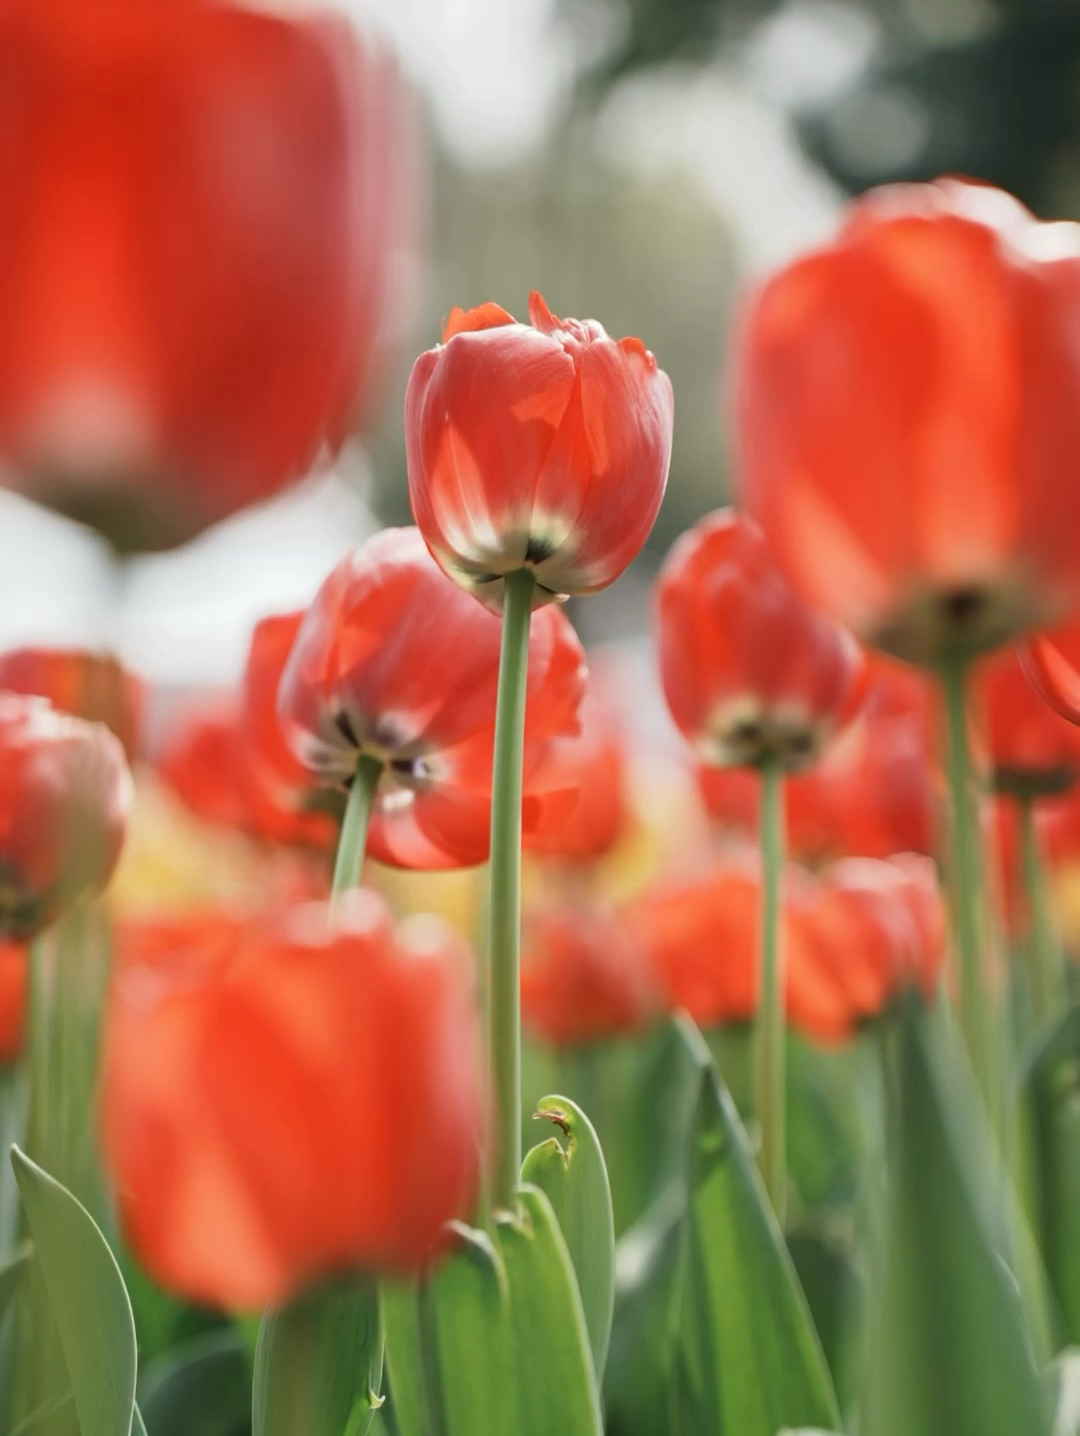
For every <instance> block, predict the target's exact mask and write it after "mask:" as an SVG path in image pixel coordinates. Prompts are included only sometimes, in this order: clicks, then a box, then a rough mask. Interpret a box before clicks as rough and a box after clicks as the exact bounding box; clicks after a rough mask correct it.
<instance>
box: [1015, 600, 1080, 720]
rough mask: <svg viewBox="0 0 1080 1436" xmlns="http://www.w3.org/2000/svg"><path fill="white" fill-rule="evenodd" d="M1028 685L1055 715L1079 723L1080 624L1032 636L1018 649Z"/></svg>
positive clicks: (1072, 621) (1063, 625) (1067, 624)
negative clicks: (1047, 704)
mask: <svg viewBox="0 0 1080 1436" xmlns="http://www.w3.org/2000/svg"><path fill="white" fill-rule="evenodd" d="M1017 651H1018V654H1019V658H1020V665H1021V667H1022V668H1023V670H1024V674H1025V675H1026V677H1027V679H1028V682H1029V683H1031V685H1032V686H1033V687H1034V689H1035V691H1036V693H1038V695H1039V697H1040V698H1042V700H1043V701H1044V702H1045V703H1049V705H1050V707H1051V708H1052V709H1053V710H1054V712H1055V713H1059V714H1060V715H1061V717H1062V718H1065V719H1067V720H1068V722H1070V723H1076V724H1080V622H1078V621H1077V620H1076V619H1075V618H1070V619H1068V620H1066V621H1065V622H1063V623H1060V624H1057V625H1056V626H1055V627H1054V628H1051V629H1047V630H1045V631H1043V632H1041V633H1034V634H1031V635H1030V637H1028V638H1027V639H1025V640H1024V641H1023V642H1022V643H1021V644H1020V646H1019V649H1018V650H1017Z"/></svg>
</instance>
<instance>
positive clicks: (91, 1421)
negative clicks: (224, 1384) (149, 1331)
mask: <svg viewBox="0 0 1080 1436" xmlns="http://www.w3.org/2000/svg"><path fill="white" fill-rule="evenodd" d="M11 1161H12V1164H13V1166H14V1168H15V1178H16V1181H17V1182H18V1184H19V1194H20V1196H21V1198H22V1203H23V1209H24V1211H25V1212H26V1220H27V1223H28V1225H29V1228H30V1234H31V1236H32V1237H33V1240H34V1249H35V1252H36V1253H37V1259H38V1263H39V1265H40V1268H41V1273H42V1277H43V1279H44V1283H45V1289H46V1291H47V1293H48V1298H49V1306H50V1310H51V1312H52V1317H53V1320H54V1322H55V1323H56V1329H57V1331H58V1332H59V1335H60V1342H61V1345H62V1347H63V1350H64V1359H65V1361H66V1363H67V1369H68V1375H69V1377H70V1379H71V1392H72V1396H73V1397H74V1400H75V1409H76V1411H77V1412H78V1417H79V1426H80V1430H81V1436H129V1433H130V1431H131V1427H132V1417H133V1413H134V1408H135V1373H136V1364H137V1358H136V1348H135V1322H134V1319H133V1317H132V1314H131V1303H130V1301H129V1300H128V1294H127V1290H126V1288H125V1287H124V1281H123V1278H122V1277H121V1275H120V1268H119V1267H118V1266H117V1264H116V1259H115V1258H114V1256H113V1254H112V1252H111V1251H110V1250H109V1245H108V1243H107V1242H106V1240H105V1238H104V1237H103V1236H102V1234H101V1231H100V1230H99V1228H98V1226H97V1225H96V1223H95V1222H94V1220H93V1218H92V1217H91V1216H90V1214H89V1213H88V1212H87V1210H86V1208H85V1207H83V1206H82V1205H81V1204H80V1203H79V1202H78V1201H76V1199H75V1198H74V1197H73V1196H72V1195H71V1193H70V1192H69V1191H67V1190H66V1189H65V1188H64V1187H62V1186H61V1185H60V1183H59V1182H56V1181H54V1180H53V1178H52V1177H50V1176H49V1175H48V1174H47V1173H46V1172H43V1171H42V1170H41V1168H40V1167H38V1166H36V1165H35V1164H34V1163H33V1162H31V1161H30V1160H29V1158H28V1157H25V1156H24V1155H23V1153H22V1152H20V1151H19V1149H18V1148H17V1147H13V1148H12V1149H11Z"/></svg>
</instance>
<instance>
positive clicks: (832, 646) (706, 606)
mask: <svg viewBox="0 0 1080 1436" xmlns="http://www.w3.org/2000/svg"><path fill="white" fill-rule="evenodd" d="M656 606H657V625H658V631H657V642H658V646H659V651H660V673H661V678H662V680H663V684H664V694H665V697H666V698H667V701H668V707H669V708H670V709H671V714H672V717H673V718H674V719H675V722H676V723H677V724H678V726H679V728H680V730H681V731H682V733H683V734H684V735H685V737H686V738H688V739H689V741H690V742H691V743H692V744H693V745H694V748H695V750H696V752H697V753H698V755H699V756H700V757H701V758H702V759H703V760H704V761H705V762H706V763H712V764H717V765H720V766H725V767H726V766H748V767H757V766H760V765H761V764H764V763H767V762H773V761H775V762H779V763H780V764H782V766H783V767H785V768H787V769H799V768H805V767H807V766H808V765H809V764H810V763H812V762H813V761H814V759H815V758H816V757H817V756H818V754H819V752H820V750H821V747H822V745H823V744H824V743H825V741H826V740H827V738H828V737H829V736H830V735H831V734H832V733H833V732H834V731H835V730H836V728H837V727H838V726H839V725H841V724H842V723H843V722H844V721H845V720H846V719H848V718H850V717H851V716H852V713H853V712H854V711H855V709H856V708H857V706H858V702H859V700H860V695H861V679H862V675H863V670H864V659H863V656H862V653H861V651H860V649H859V646H858V644H857V643H856V642H855V640H854V639H853V638H852V637H851V635H850V634H849V633H847V632H845V630H843V629H842V628H839V627H838V626H837V625H836V624H834V623H833V622H832V621H831V619H826V618H823V617H821V615H819V614H817V613H814V612H813V610H811V609H809V608H807V607H806V605H805V604H804V603H803V602H802V601H801V600H800V599H799V598H797V597H796V596H795V594H794V593H793V592H792V590H791V589H790V588H789V587H788V585H787V582H786V580H785V579H784V578H783V577H782V576H781V574H780V572H779V570H778V569H777V568H776V566H775V564H774V562H773V560H772V557H771V555H770V554H769V550H768V547H767V545H766V543H765V540H764V538H763V537H762V535H761V532H760V530H759V529H758V527H757V525H756V524H755V523H754V522H753V521H752V520H750V519H747V518H746V517H744V516H743V515H741V514H738V513H736V512H735V511H734V510H733V509H722V510H720V511H719V512H717V513H715V514H710V515H709V516H708V517H707V518H704V519H702V520H701V522H700V523H699V524H697V525H696V526H695V527H694V528H692V529H690V530H689V532H687V533H685V534H683V536H682V538H680V539H679V540H678V542H677V543H676V544H675V546H674V547H673V548H672V550H671V553H670V554H669V555H668V557H667V559H666V561H665V563H664V566H663V568H662V569H661V571H660V577H659V580H658V582H657V591H656Z"/></svg>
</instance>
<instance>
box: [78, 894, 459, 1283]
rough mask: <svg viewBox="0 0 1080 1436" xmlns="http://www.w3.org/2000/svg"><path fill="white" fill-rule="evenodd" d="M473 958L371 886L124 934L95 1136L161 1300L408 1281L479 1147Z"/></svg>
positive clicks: (452, 1210)
mask: <svg viewBox="0 0 1080 1436" xmlns="http://www.w3.org/2000/svg"><path fill="white" fill-rule="evenodd" d="M476 1036H477V1034H476V1031H475V1020H474V1011H473V1004H472V997H471V992H470V976H469V961H468V958H467V955H466V954H465V953H463V951H462V950H461V948H460V946H459V944H458V942H457V939H455V938H454V937H453V936H452V935H451V934H450V932H449V930H448V929H446V928H444V927H443V926H442V925H441V924H439V923H438V922H437V921H436V920H435V919H434V918H424V919H420V920H418V919H411V920H409V921H408V922H406V923H405V924H404V925H403V926H402V927H401V928H400V929H399V930H398V931H397V932H395V931H394V929H393V926H392V924H391V921H390V917H389V914H388V912H387V910H386V908H385V906H384V905H383V903H382V902H381V900H380V899H378V898H377V897H376V896H375V895H374V894H373V893H370V892H366V891H357V892H353V893H350V894H348V897H347V900H346V901H345V902H343V903H342V904H340V905H339V907H338V909H336V910H335V914H334V917H333V921H332V924H329V923H328V920H327V911H326V909H325V907H323V906H321V905H311V906H310V907H307V906H304V907H300V908H298V909H292V910H288V911H286V912H285V913H283V914H279V915H278V916H276V917H265V918H262V919H257V920H255V921H243V920H239V919H233V918H229V917H227V916H221V915H218V916H213V917H210V918H206V917H198V916H196V917H192V918H188V919H186V920H184V921H182V922H173V923H167V924H160V923H156V924H155V923H149V924H145V925H141V926H136V927H134V928H129V929H128V930H127V932H126V934H124V935H123V937H122V940H121V943H120V948H119V953H118V962H117V970H116V973H115V975H114V979H113V984H112V990H111V993H110V997H109V1004H108V1010H107V1014H106V1047H105V1059H104V1076H103V1095H102V1116H101V1125H102V1137H103V1144H104V1151H105V1155H106V1160H107V1163H108V1166H109V1169H110V1171H111V1173H112V1177H113V1181H114V1183H115V1187H116V1192H117V1199H118V1203H119V1209H120V1217H121V1222H122V1225H123V1227H124V1230H125V1232H126V1234H127V1238H128V1240H129V1242H130V1243H131V1245H132V1248H133V1249H134V1251H135V1252H136V1253H137V1254H138V1256H139V1258H140V1259H141V1260H142V1261H143V1263H144V1264H145V1265H146V1267H147V1269H148V1271H150V1272H151V1274H152V1275H153V1276H154V1277H155V1278H156V1279H157V1281H159V1282H160V1283H161V1284H162V1285H163V1286H164V1287H165V1288H167V1289H168V1290H170V1291H173V1292H176V1293H178V1294H180V1295H183V1296H185V1297H188V1298H190V1299H191V1300H195V1301H200V1302H208V1303H211V1304H214V1305H217V1306H222V1307H226V1308H230V1309H245V1308H247V1309H250V1308H256V1307H261V1306H264V1305H266V1304H269V1303H278V1302H281V1301H283V1300H285V1299H286V1298H287V1297H288V1296H289V1295H290V1294H291V1293H292V1292H293V1291H295V1290H296V1289H297V1288H298V1287H299V1286H301V1285H302V1284H304V1283H306V1282H307V1281H309V1280H313V1279H316V1278H318V1277H320V1276H324V1275H328V1274H331V1273H333V1272H334V1271H338V1270H341V1269H357V1268H362V1269H364V1270H367V1271H378V1272H402V1271H408V1270H411V1269H414V1268H416V1267H418V1266H419V1265H420V1264H421V1263H422V1262H423V1261H424V1259H425V1258H426V1257H427V1256H428V1255H429V1253H430V1251H431V1248H432V1245H433V1243H434V1242H435V1240H436V1238H437V1236H438V1234H439V1231H440V1228H441V1227H442V1226H443V1224H444V1223H445V1222H447V1221H449V1220H450V1219H451V1218H454V1217H463V1216H467V1215H468V1212H469V1206H470V1202H471V1200H472V1197H473V1195H474V1190H475V1183H476V1177H477V1153H478V1148H479V1144H480V1142H481V1140H482V1137H483V1103H482V1101H481V1096H480V1088H479V1082H478V1076H477V1070H478V1069H477V1050H476V1049H477V1041H476Z"/></svg>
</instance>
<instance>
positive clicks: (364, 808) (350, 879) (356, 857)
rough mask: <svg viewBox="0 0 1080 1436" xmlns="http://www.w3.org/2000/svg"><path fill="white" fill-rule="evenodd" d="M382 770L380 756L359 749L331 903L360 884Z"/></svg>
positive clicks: (335, 870)
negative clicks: (372, 755)
mask: <svg viewBox="0 0 1080 1436" xmlns="http://www.w3.org/2000/svg"><path fill="white" fill-rule="evenodd" d="M382 770H383V765H382V763H381V762H380V761H379V759H378V758H372V757H370V756H369V755H368V754H367V753H361V755H360V757H359V758H358V759H357V762H356V776H355V777H354V778H353V782H352V787H351V788H350V789H349V800H348V802H347V803H346V804H345V816H344V818H343V819H342V822H341V836H340V838H338V849H337V858H336V860H335V862H334V883H333V886H332V888H331V889H330V901H331V903H334V902H335V900H336V899H337V898H339V897H341V895H342V893H347V892H348V891H349V889H350V888H355V887H358V886H359V884H360V870H361V868H362V867H363V866H364V849H365V848H366V847H367V833H368V822H369V820H370V818H371V805H372V803H373V802H374V801H375V789H376V788H377V787H378V785H379V778H380V776H381V774H382Z"/></svg>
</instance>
